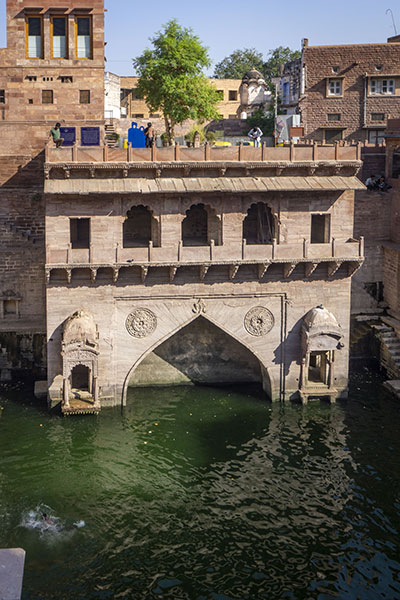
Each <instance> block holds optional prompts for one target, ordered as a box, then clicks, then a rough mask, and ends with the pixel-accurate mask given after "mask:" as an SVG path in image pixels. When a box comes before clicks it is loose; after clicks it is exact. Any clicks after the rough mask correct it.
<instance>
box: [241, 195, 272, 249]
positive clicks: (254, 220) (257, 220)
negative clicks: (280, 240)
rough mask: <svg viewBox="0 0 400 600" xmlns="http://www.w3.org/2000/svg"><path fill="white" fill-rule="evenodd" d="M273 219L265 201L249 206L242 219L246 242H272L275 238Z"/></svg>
mask: <svg viewBox="0 0 400 600" xmlns="http://www.w3.org/2000/svg"><path fill="white" fill-rule="evenodd" d="M276 237H277V236H276V225H275V219H274V216H273V214H272V210H271V209H270V207H269V206H268V205H267V204H265V202H257V203H254V204H252V205H251V206H250V208H249V209H248V211H247V215H246V217H245V218H244V221H243V238H244V239H245V240H246V243H247V244H272V241H273V239H274V238H276Z"/></svg>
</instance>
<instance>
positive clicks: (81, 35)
mask: <svg viewBox="0 0 400 600" xmlns="http://www.w3.org/2000/svg"><path fill="white" fill-rule="evenodd" d="M56 121H59V122H60V123H61V124H62V125H66V126H75V127H77V131H78V135H79V126H80V125H85V126H90V125H91V124H95V125H97V126H98V125H100V126H101V122H102V121H104V0H91V1H90V2H89V3H86V4H85V5H84V6H82V7H81V6H80V5H79V4H78V3H77V2H74V1H73V0H67V1H66V2H60V1H59V0H44V2H41V3H40V6H39V5H38V3H37V2H35V1H34V0H7V48H3V49H1V50H0V139H1V142H2V147H3V149H8V151H9V153H13V152H18V151H20V152H21V153H22V154H29V152H30V151H31V150H37V149H43V147H44V144H45V142H46V139H47V137H48V135H49V129H50V127H51V126H53V125H54V123H55V122H56ZM99 122H100V123H99Z"/></svg>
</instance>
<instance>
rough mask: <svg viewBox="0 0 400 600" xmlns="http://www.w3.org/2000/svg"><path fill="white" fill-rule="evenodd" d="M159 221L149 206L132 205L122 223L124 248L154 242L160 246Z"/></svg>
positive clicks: (142, 245)
mask: <svg viewBox="0 0 400 600" xmlns="http://www.w3.org/2000/svg"><path fill="white" fill-rule="evenodd" d="M158 230H159V227H158V222H157V220H156V219H155V218H154V215H153V213H152V211H151V210H150V208H149V207H148V206H144V205H143V204H139V205H138V206H132V207H131V208H130V209H129V210H128V212H127V213H126V218H125V220H124V222H123V225H122V245H123V247H124V248H140V247H145V246H148V245H149V242H150V241H151V242H153V245H154V246H159V235H158Z"/></svg>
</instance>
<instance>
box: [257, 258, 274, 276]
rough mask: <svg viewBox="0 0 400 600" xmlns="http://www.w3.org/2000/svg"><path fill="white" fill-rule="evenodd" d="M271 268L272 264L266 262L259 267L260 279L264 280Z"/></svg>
mask: <svg viewBox="0 0 400 600" xmlns="http://www.w3.org/2000/svg"><path fill="white" fill-rule="evenodd" d="M270 266H271V263H270V262H265V263H262V264H261V265H258V279H260V280H261V279H262V278H263V277H264V275H265V273H266V272H267V271H268V269H269V267H270Z"/></svg>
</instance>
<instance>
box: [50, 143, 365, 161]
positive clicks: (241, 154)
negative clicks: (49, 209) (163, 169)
mask: <svg viewBox="0 0 400 600" xmlns="http://www.w3.org/2000/svg"><path fill="white" fill-rule="evenodd" d="M361 150H362V144H361V143H358V144H356V145H344V144H343V143H340V142H337V143H335V144H332V145H318V144H317V143H314V144H304V145H299V144H293V143H291V144H290V145H288V146H281V147H280V146H278V147H275V148H271V147H268V146H265V145H262V146H261V147H260V148H254V147H252V146H242V145H239V146H232V147H226V148H225V147H222V148H221V147H213V146H211V145H209V144H205V145H204V146H201V147H200V148H186V147H185V146H178V145H177V146H169V147H166V148H156V147H153V148H131V146H128V148H126V149H120V148H108V147H107V146H90V147H87V146H85V147H81V146H76V145H75V146H68V147H61V148H55V147H54V146H52V145H50V144H47V145H46V151H45V155H46V156H45V161H46V163H50V164H57V163H100V162H112V163H115V162H129V163H132V162H133V163H137V162H139V163H140V162H176V161H180V162H203V161H211V162H214V161H215V162H220V161H223V162H232V161H235V162H236V161H243V162H278V161H284V162H286V161H290V162H311V161H355V160H361Z"/></svg>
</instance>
